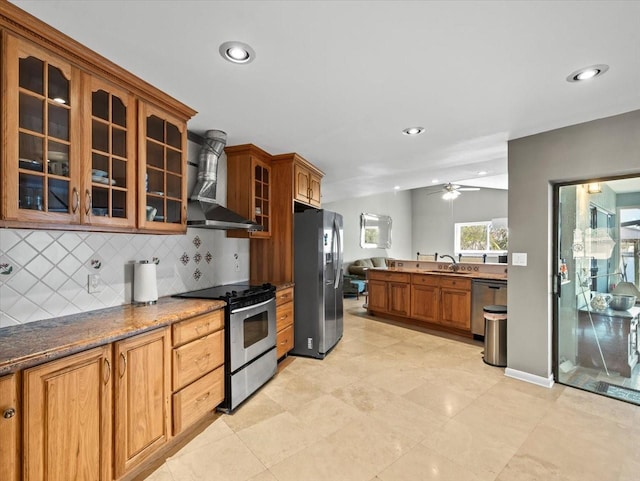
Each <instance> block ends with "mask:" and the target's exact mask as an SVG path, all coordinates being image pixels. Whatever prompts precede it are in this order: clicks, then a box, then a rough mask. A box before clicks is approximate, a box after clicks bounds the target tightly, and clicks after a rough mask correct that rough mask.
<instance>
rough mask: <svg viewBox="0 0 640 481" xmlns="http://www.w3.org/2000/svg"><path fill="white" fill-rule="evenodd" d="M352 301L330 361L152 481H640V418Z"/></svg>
mask: <svg viewBox="0 0 640 481" xmlns="http://www.w3.org/2000/svg"><path fill="white" fill-rule="evenodd" d="M361 304H362V301H361V300H360V301H356V300H345V329H344V337H343V339H342V341H341V342H340V343H339V344H338V346H337V347H336V348H335V349H334V351H333V352H331V353H330V354H329V356H327V358H326V359H325V360H323V361H319V360H313V359H306V358H294V359H293V361H292V362H291V363H290V364H289V365H288V366H287V367H286V368H285V369H283V370H282V371H281V372H280V373H279V374H278V375H277V376H276V377H275V378H273V379H272V380H271V381H270V382H269V383H268V384H266V385H265V386H264V387H263V388H262V389H261V390H260V391H259V392H258V393H257V394H256V395H254V396H253V397H252V398H251V399H249V400H248V401H247V402H246V403H245V404H244V405H243V406H241V407H240V408H239V409H238V410H237V411H236V412H235V413H234V414H233V415H223V416H221V417H220V418H218V419H217V420H216V421H215V422H214V423H213V424H211V426H209V427H208V428H207V429H206V430H205V431H203V432H202V433H201V434H200V435H199V436H198V437H197V438H195V439H194V440H193V441H191V442H190V443H189V444H188V445H186V446H185V447H184V448H183V449H182V450H181V451H179V452H178V453H176V454H175V455H174V456H173V457H171V458H169V459H168V460H167V461H166V462H165V464H163V465H162V466H161V467H160V468H159V469H158V470H157V471H155V472H154V473H153V474H152V475H151V476H149V477H148V478H147V479H148V480H149V481H205V480H206V481H316V480H317V481H340V480H344V481H401V480H407V481H409V480H411V481H416V480H443V481H444V480H446V481H448V480H451V481H467V480H468V481H471V480H474V481H475V480H486V481H489V480H498V481H525V480H526V481H533V480H541V481H542V480H544V481H556V480H557V481H571V480H580V481H590V480H594V481H596V480H597V481H631V480H633V481H637V480H638V479H640V407H637V406H633V405H631V404H627V403H623V402H621V401H616V400H613V399H608V398H605V397H602V396H598V395H595V394H589V393H585V392H583V391H580V390H576V389H573V388H569V387H563V386H560V385H556V386H554V387H553V388H552V389H545V388H541V387H537V386H534V385H531V384H527V383H524V382H521V381H516V380H513V379H509V378H507V377H505V376H504V372H503V369H501V368H496V367H491V366H488V365H486V364H484V363H483V362H482V354H481V352H482V346H481V345H479V344H473V343H469V342H461V341H459V340H453V339H447V338H443V337H440V336H435V335H430V334H427V333H424V332H417V331H414V330H410V329H406V328H403V327H399V326H395V325H391V324H388V323H384V322H380V321H379V320H374V319H373V318H369V317H368V316H366V314H365V311H364V310H363V309H362V307H361Z"/></svg>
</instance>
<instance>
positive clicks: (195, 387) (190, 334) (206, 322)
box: [172, 310, 224, 435]
mask: <svg viewBox="0 0 640 481" xmlns="http://www.w3.org/2000/svg"><path fill="white" fill-rule="evenodd" d="M172 331H173V332H172V335H173V350H172V373H173V374H172V375H173V394H172V400H173V403H172V404H173V434H174V435H177V434H179V433H181V432H182V431H184V430H185V429H186V428H187V427H189V426H191V425H192V424H194V423H195V422H197V421H198V420H200V419H201V418H202V417H203V416H205V415H206V414H207V413H210V412H212V411H213V410H214V409H215V408H216V406H218V405H219V404H220V403H221V402H222V401H223V400H224V311H223V310H217V311H214V312H211V313H207V314H203V315H200V316H196V317H193V318H191V319H187V320H185V321H182V322H178V323H176V324H174V325H173V327H172Z"/></svg>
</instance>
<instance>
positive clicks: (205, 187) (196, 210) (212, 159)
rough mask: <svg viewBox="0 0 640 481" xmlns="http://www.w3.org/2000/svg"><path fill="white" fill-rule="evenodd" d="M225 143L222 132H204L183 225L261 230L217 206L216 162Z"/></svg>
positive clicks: (257, 225)
mask: <svg viewBox="0 0 640 481" xmlns="http://www.w3.org/2000/svg"><path fill="white" fill-rule="evenodd" d="M226 143H227V134H226V133H225V132H223V131H222V130H207V132H206V134H205V139H204V143H203V145H202V149H201V150H200V157H199V159H198V178H197V180H196V185H195V187H194V188H193V192H192V193H191V197H190V198H189V202H188V203H187V226H188V227H199V228H203V229H223V230H228V229H243V230H249V231H257V230H262V226H261V225H259V224H256V223H255V222H253V221H252V220H251V219H245V218H244V217H243V216H241V215H239V214H236V213H235V212H233V211H231V210H229V209H227V208H226V207H224V206H221V205H220V204H218V202H217V201H216V187H217V184H218V160H219V159H220V156H221V155H222V152H223V151H224V146H225V145H226Z"/></svg>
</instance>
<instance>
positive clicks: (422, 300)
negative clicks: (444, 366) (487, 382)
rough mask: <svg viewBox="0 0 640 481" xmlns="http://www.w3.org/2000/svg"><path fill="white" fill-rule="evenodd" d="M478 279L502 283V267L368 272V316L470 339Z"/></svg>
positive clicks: (409, 264) (401, 266)
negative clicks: (473, 288)
mask: <svg viewBox="0 0 640 481" xmlns="http://www.w3.org/2000/svg"><path fill="white" fill-rule="evenodd" d="M477 279H483V280H499V281H506V279H507V268H506V265H505V264H477V263H466V264H457V263H456V264H449V263H442V262H416V261H403V260H395V261H392V262H391V265H390V266H389V268H387V269H382V268H373V269H369V270H368V271H367V280H368V290H369V300H368V303H367V310H368V312H369V313H370V314H373V315H380V316H384V317H387V318H390V319H393V320H398V321H402V322H409V323H411V324H416V325H419V326H423V327H429V328H433V329H438V330H444V331H448V332H452V333H454V334H459V335H463V336H467V337H471V336H472V332H471V299H472V286H473V282H472V281H473V280H477Z"/></svg>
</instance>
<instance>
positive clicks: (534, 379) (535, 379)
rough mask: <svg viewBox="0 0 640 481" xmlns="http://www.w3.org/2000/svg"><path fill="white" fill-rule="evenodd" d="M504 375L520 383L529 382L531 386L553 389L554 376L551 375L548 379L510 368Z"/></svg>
mask: <svg viewBox="0 0 640 481" xmlns="http://www.w3.org/2000/svg"><path fill="white" fill-rule="evenodd" d="M504 375H505V376H507V377H511V378H513V379H518V380H519V381H525V382H529V383H531V384H536V385H538V386H542V387H546V388H551V387H553V383H554V381H553V374H551V375H549V377H548V378H546V377H542V376H536V375H535V374H531V373H528V372H524V371H518V370H517V369H511V368H510V367H508V368H506V369H505V370H504Z"/></svg>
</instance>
